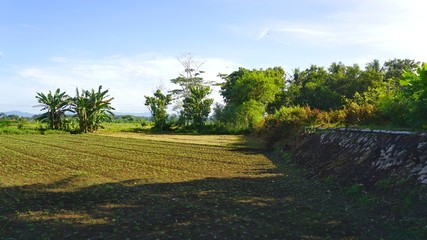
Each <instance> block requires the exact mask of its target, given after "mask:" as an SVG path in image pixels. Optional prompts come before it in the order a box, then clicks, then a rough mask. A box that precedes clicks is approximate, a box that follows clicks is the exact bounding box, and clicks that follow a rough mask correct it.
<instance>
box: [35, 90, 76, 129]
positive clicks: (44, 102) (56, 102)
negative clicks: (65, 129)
mask: <svg viewBox="0 0 427 240" xmlns="http://www.w3.org/2000/svg"><path fill="white" fill-rule="evenodd" d="M36 98H37V101H38V102H39V103H40V104H39V105H36V106H35V107H42V109H41V110H40V111H44V110H47V112H46V113H44V114H43V115H42V118H44V119H45V120H47V122H49V126H50V128H51V129H60V128H61V118H62V117H64V116H65V112H66V111H70V105H69V104H70V97H69V96H68V95H67V94H66V93H65V92H62V93H61V90H60V89H59V88H58V89H57V90H56V91H55V93H54V94H52V92H51V91H49V93H48V94H44V93H40V92H38V93H37V95H36Z"/></svg>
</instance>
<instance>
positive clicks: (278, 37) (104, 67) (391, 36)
mask: <svg viewBox="0 0 427 240" xmlns="http://www.w3.org/2000/svg"><path fill="white" fill-rule="evenodd" d="M425 9H427V2H426V3H425V2H424V1H423V0H405V1H402V0H358V1H354V0H351V1H350V0H311V1H309V0H299V1H286V0H198V1H196V0H180V1H173V0H158V1H148V0H147V1H144V0H120V1H116V0H73V1H58V0H38V1H34V0H0V84H1V85H0V86H1V93H0V112H4V111H9V110H20V111H27V112H32V113H37V112H38V111H39V109H37V108H34V107H33V106H34V105H36V104H37V102H36V99H35V97H34V96H35V95H36V92H47V91H49V90H52V91H53V90H56V88H61V90H63V91H67V93H69V94H70V95H74V93H75V88H76V87H79V88H84V89H91V88H97V87H98V86H99V85H103V86H104V88H108V89H110V95H111V96H113V97H115V100H114V101H113V106H114V107H115V108H116V109H117V111H120V112H129V113H140V112H147V109H146V107H145V106H144V95H151V94H152V92H153V91H154V90H155V89H156V88H157V87H158V86H160V85H162V86H163V88H164V89H165V90H171V89H173V87H174V86H173V85H171V84H170V83H169V80H170V79H171V78H175V77H177V76H178V75H179V74H180V73H181V72H182V71H183V68H182V66H180V63H179V62H178V60H177V58H178V57H180V56H183V55H185V54H187V53H191V54H192V55H193V56H194V57H196V58H199V59H203V60H204V61H206V62H205V64H204V65H203V67H202V69H203V70H205V72H206V73H205V75H204V78H205V79H207V80H216V81H219V79H217V77H216V75H217V74H218V73H230V72H232V71H234V70H237V69H238V67H245V68H267V67H274V66H282V67H283V68H284V69H285V71H289V72H290V71H292V69H293V68H296V67H300V68H306V67H308V66H310V64H317V65H320V66H329V65H330V64H331V63H332V62H339V61H342V62H343V63H344V64H347V65H351V64H353V63H358V64H360V65H361V67H363V66H364V65H365V64H366V63H367V62H370V61H372V60H373V59H379V60H380V61H381V62H384V61H386V60H389V59H393V58H410V59H415V60H418V61H427V48H426V47H425V43H426V42H427V32H426V31H425V30H424V29H425V26H426V24H427V20H426V19H427V18H426V17H425V16H424V14H425V13H424V11H425ZM212 96H213V97H215V98H216V99H217V100H219V99H220V97H219V94H218V93H217V92H214V93H213V95H212Z"/></svg>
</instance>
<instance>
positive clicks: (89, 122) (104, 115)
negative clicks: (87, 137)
mask: <svg viewBox="0 0 427 240" xmlns="http://www.w3.org/2000/svg"><path fill="white" fill-rule="evenodd" d="M107 94H108V90H105V91H102V86H99V88H98V91H95V90H94V89H92V90H90V91H89V90H83V89H82V91H81V93H80V92H79V89H76V97H75V98H73V102H72V110H73V112H75V113H76V116H77V118H78V120H79V127H80V131H81V132H85V133H87V132H95V131H97V130H98V128H99V127H100V124H101V122H102V121H107V120H111V119H112V116H113V115H114V114H113V112H112V110H114V108H113V107H112V106H111V101H112V100H113V99H114V98H113V97H109V95H107Z"/></svg>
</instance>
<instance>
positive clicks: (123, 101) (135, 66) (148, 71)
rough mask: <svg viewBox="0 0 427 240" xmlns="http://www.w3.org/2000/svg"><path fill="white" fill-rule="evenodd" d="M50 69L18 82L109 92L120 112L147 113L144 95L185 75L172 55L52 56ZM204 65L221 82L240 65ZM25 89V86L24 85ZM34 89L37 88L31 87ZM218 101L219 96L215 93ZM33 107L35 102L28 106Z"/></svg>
mask: <svg viewBox="0 0 427 240" xmlns="http://www.w3.org/2000/svg"><path fill="white" fill-rule="evenodd" d="M50 60H51V62H50V65H49V66H32V67H26V68H21V69H19V70H18V72H17V75H18V81H20V82H21V83H28V85H31V86H35V89H36V90H34V94H35V92H40V91H41V92H46V91H49V90H55V89H56V88H60V89H61V90H63V91H66V92H67V93H68V94H70V95H74V93H75V89H76V87H78V88H83V89H91V88H95V89H96V88H97V87H98V86H99V85H102V86H103V87H104V88H105V89H109V90H110V96H113V97H114V98H115V100H114V101H113V106H114V107H115V108H116V110H117V111H120V112H146V111H147V109H146V107H145V106H144V95H151V94H152V93H153V92H154V91H155V90H156V88H157V87H158V86H159V85H163V86H164V88H165V90H171V89H172V88H174V86H173V85H172V84H171V83H170V81H169V80H170V79H172V78H175V77H177V76H178V75H179V74H180V73H181V72H183V67H182V66H181V65H180V63H179V62H178V60H177V58H175V57H169V56H153V55H152V54H147V55H138V56H111V57H106V58H102V59H74V58H65V57H52V58H51V59H50ZM205 60H206V63H205V64H204V65H203V66H202V70H204V71H205V74H204V75H203V77H204V79H206V80H214V81H219V78H218V77H217V75H218V73H220V72H221V73H230V72H232V71H234V70H236V69H237V66H238V65H237V64H236V63H235V62H234V61H231V60H225V59H221V58H206V59H205ZM21 86H22V84H21ZM32 88H34V87H32ZM213 96H214V97H215V98H219V94H218V93H215V94H213ZM29 105H34V103H29Z"/></svg>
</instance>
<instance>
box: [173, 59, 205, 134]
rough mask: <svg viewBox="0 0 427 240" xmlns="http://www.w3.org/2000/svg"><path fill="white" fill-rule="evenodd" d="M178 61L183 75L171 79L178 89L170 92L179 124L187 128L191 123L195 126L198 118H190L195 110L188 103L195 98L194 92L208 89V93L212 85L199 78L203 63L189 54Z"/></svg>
mask: <svg viewBox="0 0 427 240" xmlns="http://www.w3.org/2000/svg"><path fill="white" fill-rule="evenodd" d="M178 61H179V62H180V63H181V65H182V66H183V67H184V73H182V74H180V75H179V76H178V77H177V78H174V79H171V82H172V83H174V84H176V85H178V87H179V88H177V89H174V90H172V91H171V92H172V94H173V96H174V99H175V100H176V105H175V110H177V111H179V113H180V122H181V123H182V124H183V125H184V126H189V125H190V124H192V123H193V124H195V122H194V120H195V119H198V118H199V116H192V114H193V113H195V110H194V109H193V104H192V103H190V102H191V101H192V100H191V99H194V98H197V96H196V95H197V94H196V93H195V91H199V92H200V91H202V89H207V88H208V89H209V90H208V92H210V85H212V83H211V82H208V81H205V80H204V79H203V77H202V76H201V75H202V74H203V73H204V72H203V71H202V70H200V68H201V66H202V65H203V64H204V63H205V61H202V60H200V59H197V58H194V57H193V56H192V55H191V54H187V55H185V56H183V57H180V58H178ZM202 92H203V91H202ZM206 95H207V94H206ZM185 101H186V103H185ZM200 104H201V103H200ZM211 104H212V103H211Z"/></svg>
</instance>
